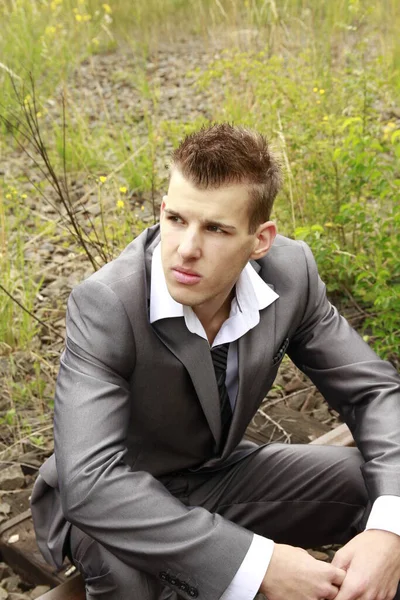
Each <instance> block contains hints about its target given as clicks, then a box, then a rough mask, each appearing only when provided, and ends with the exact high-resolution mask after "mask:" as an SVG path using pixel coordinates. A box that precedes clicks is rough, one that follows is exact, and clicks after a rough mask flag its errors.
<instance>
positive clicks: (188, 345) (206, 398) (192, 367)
mask: <svg viewBox="0 0 400 600" xmlns="http://www.w3.org/2000/svg"><path fill="white" fill-rule="evenodd" d="M153 329H154V331H155V333H156V334H157V336H158V337H159V339H160V340H161V341H162V342H163V344H164V345H165V346H166V347H167V348H168V349H169V350H170V351H171V352H172V353H173V354H174V355H175V356H176V358H177V359H178V360H179V361H180V362H181V363H182V364H183V365H184V367H185V368H186V370H187V371H188V373H189V375H190V378H191V380H192V383H193V385H194V388H195V390H196V393H197V396H198V398H199V401H200V404H201V406H202V408H203V411H204V414H205V416H206V419H207V422H208V425H209V427H210V429H211V432H212V434H213V436H214V439H215V442H216V444H217V447H218V446H219V443H220V439H221V417H220V411H219V395H218V387H217V382H216V379H215V377H214V367H213V364H212V359H211V353H210V349H209V345H208V342H207V340H205V339H203V338H201V337H199V336H198V335H196V334H194V333H191V332H190V331H189V330H188V328H187V327H186V325H185V321H184V319H183V318H181V317H178V318H173V319H162V320H160V321H156V322H155V323H153Z"/></svg>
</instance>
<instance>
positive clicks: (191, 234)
mask: <svg viewBox="0 0 400 600" xmlns="http://www.w3.org/2000/svg"><path fill="white" fill-rule="evenodd" d="M178 254H179V256H180V257H181V258H182V259H183V260H189V259H193V258H199V257H200V254H201V248H200V239H199V235H198V234H197V232H196V231H194V230H192V229H189V228H188V229H187V230H186V231H185V232H184V233H183V235H182V238H181V240H180V244H179V247H178Z"/></svg>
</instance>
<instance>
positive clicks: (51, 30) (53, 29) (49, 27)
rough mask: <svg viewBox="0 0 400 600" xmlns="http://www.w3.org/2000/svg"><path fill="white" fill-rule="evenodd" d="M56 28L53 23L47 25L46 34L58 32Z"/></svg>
mask: <svg viewBox="0 0 400 600" xmlns="http://www.w3.org/2000/svg"><path fill="white" fill-rule="evenodd" d="M56 31H57V30H56V28H55V27H53V26H52V25H49V26H48V27H46V29H45V30H44V32H45V34H46V35H53V34H54V33H55V32H56Z"/></svg>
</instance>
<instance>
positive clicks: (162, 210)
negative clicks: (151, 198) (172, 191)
mask: <svg viewBox="0 0 400 600" xmlns="http://www.w3.org/2000/svg"><path fill="white" fill-rule="evenodd" d="M167 199H168V196H167V195H165V196H163V197H162V202H161V206H160V218H161V217H162V215H163V212H164V208H165V204H166V202H167Z"/></svg>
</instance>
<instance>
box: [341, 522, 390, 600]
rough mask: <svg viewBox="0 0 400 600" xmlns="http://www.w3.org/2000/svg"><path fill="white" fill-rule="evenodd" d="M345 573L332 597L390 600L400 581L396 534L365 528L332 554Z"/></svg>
mask: <svg viewBox="0 0 400 600" xmlns="http://www.w3.org/2000/svg"><path fill="white" fill-rule="evenodd" d="M332 565H335V566H336V567H339V568H340V569H344V570H345V571H346V572H347V574H346V578H345V580H344V582H343V585H342V586H341V588H340V591H339V593H338V595H337V596H336V600H392V599H393V598H394V596H395V594H396V591H397V586H398V584H399V580H400V536H398V535H396V534H395V533H389V532H388V531H381V530H378V529H369V530H368V531H364V532H363V533H360V534H359V535H357V536H356V537H355V538H353V539H352V540H351V541H350V542H348V543H347V544H346V545H345V546H343V548H341V549H340V550H339V551H338V552H337V553H336V555H335V557H334V559H333V561H332Z"/></svg>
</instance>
